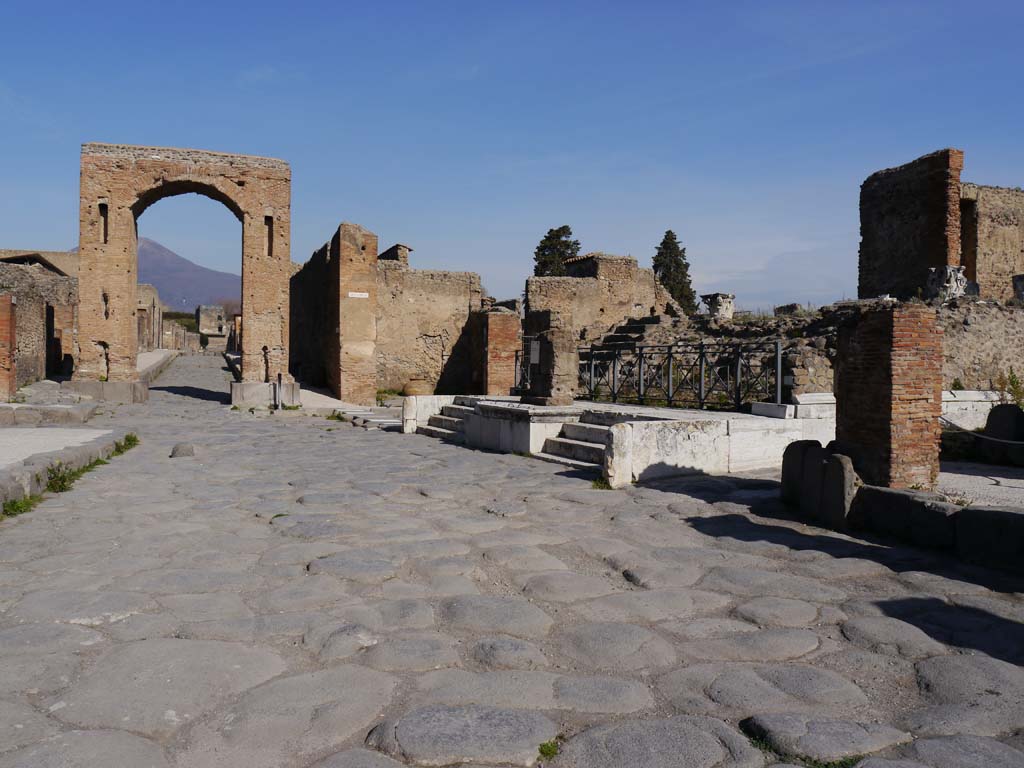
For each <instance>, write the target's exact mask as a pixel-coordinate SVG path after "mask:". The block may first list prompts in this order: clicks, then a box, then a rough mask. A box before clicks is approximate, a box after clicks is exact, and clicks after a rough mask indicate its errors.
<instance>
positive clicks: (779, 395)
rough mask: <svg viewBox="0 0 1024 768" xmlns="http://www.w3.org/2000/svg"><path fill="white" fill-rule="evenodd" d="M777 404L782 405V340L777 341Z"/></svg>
mask: <svg viewBox="0 0 1024 768" xmlns="http://www.w3.org/2000/svg"><path fill="white" fill-rule="evenodd" d="M775 404H776V405H782V341H781V340H776V342H775Z"/></svg>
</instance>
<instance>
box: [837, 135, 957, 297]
mask: <svg viewBox="0 0 1024 768" xmlns="http://www.w3.org/2000/svg"><path fill="white" fill-rule="evenodd" d="M963 167H964V155H963V152H961V151H960V150H958V149H943V150H939V151H938V152H933V153H931V154H929V155H925V156H924V157H919V158H918V159H917V160H914V161H913V162H910V163H907V164H906V165H901V166H898V167H896V168H889V169H886V170H884V171H878V172H877V173H873V174H871V175H870V176H869V177H868V178H867V179H866V180H865V181H864V183H863V184H862V185H861V188H860V236H861V242H860V269H859V278H858V285H857V295H858V296H859V297H860V298H862V299H870V298H875V297H877V296H881V295H883V294H890V295H892V296H895V297H897V298H913V297H914V296H916V295H917V294H918V290H919V289H920V288H921V287H922V286H924V284H925V278H926V276H927V273H928V269H929V268H930V267H942V266H947V265H948V266H958V265H959V264H960V172H961V171H962V170H963Z"/></svg>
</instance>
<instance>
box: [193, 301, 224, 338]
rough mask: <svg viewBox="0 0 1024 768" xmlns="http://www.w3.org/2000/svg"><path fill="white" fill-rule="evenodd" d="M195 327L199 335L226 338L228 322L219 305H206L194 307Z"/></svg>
mask: <svg viewBox="0 0 1024 768" xmlns="http://www.w3.org/2000/svg"><path fill="white" fill-rule="evenodd" d="M196 325H197V326H198V328H199V332H200V333H205V334H206V335H207V336H226V335H227V333H228V321H227V317H226V315H225V313H224V307H222V306H220V305H219V304H207V305H203V306H199V307H196Z"/></svg>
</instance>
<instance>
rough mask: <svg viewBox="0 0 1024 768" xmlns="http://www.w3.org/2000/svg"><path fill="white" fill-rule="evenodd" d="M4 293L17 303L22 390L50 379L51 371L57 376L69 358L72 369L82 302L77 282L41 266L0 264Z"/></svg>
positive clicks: (18, 352) (19, 367) (19, 381)
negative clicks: (79, 306)
mask: <svg viewBox="0 0 1024 768" xmlns="http://www.w3.org/2000/svg"><path fill="white" fill-rule="evenodd" d="M0 293H7V294H11V295H12V296H14V297H15V299H16V309H15V314H16V322H17V329H18V333H17V353H16V354H17V358H16V363H17V365H16V368H17V384H18V386H19V387H23V386H25V385H26V384H30V383H32V382H33V381H39V380H40V379H43V378H46V375H47V369H48V368H49V369H50V370H51V371H53V372H57V371H58V369H59V367H60V364H61V361H62V360H63V359H64V358H65V355H67V356H68V357H67V365H68V366H69V367H70V366H72V365H73V362H72V361H73V358H74V355H75V350H74V340H75V312H74V309H75V305H76V304H77V301H78V298H77V288H76V284H75V280H74V278H71V277H64V276H62V275H58V274H56V273H54V272H51V271H50V270H48V269H46V268H44V267H41V266H27V265H20V264H5V263H2V262H0ZM48 362H49V365H48V364H47V363H48Z"/></svg>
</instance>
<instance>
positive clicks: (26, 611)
mask: <svg viewBox="0 0 1024 768" xmlns="http://www.w3.org/2000/svg"><path fill="white" fill-rule="evenodd" d="M156 608H157V604H156V603H155V602H154V601H153V600H152V599H151V598H150V597H148V596H146V595H144V594H140V593H138V592H117V591H114V590H103V591H102V592H87V591H82V590H70V591H62V592H48V591H39V592H30V593H28V594H27V595H25V596H24V597H23V598H22V599H21V600H19V601H18V603H17V604H15V605H14V607H13V608H11V610H10V612H9V614H8V615H9V617H10V618H12V619H17V620H19V621H52V620H53V617H54V616H60V617H61V621H63V622H65V623H67V624H79V625H81V626H84V627H98V626H101V625H103V624H112V623H114V622H117V621H123V620H124V619H126V618H128V617H129V616H132V615H134V614H136V613H141V612H143V611H151V610H155V609H156Z"/></svg>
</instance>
